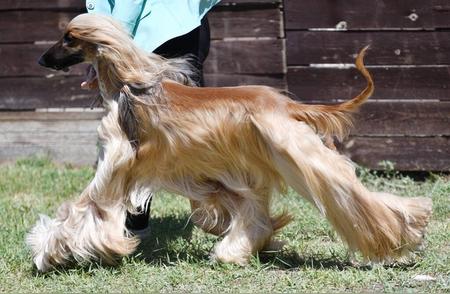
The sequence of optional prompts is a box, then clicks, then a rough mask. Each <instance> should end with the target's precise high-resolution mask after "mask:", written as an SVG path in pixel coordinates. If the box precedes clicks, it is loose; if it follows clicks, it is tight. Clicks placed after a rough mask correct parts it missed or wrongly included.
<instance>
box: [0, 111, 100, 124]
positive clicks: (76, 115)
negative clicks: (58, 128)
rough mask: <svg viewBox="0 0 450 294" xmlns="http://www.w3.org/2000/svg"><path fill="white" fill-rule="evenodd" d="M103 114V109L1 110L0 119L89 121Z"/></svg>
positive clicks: (98, 118) (12, 120)
mask: <svg viewBox="0 0 450 294" xmlns="http://www.w3.org/2000/svg"><path fill="white" fill-rule="evenodd" d="M103 116H104V112H103V111H97V110H96V111H83V112H81V111H77V112H73V111H71V112H66V111H64V112H63V111H61V112H44V111H42V112H41V111H38V112H35V111H1V112H0V121H4V122H9V123H12V122H15V121H32V122H39V121H46V122H52V121H68V120H70V121H77V120H82V121H90V120H100V119H101V118H102V117H103Z"/></svg>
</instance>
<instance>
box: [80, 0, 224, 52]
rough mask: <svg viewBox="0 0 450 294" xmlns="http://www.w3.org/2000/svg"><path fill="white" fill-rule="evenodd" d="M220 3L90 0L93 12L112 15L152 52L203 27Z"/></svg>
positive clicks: (211, 0) (210, 0)
mask: <svg viewBox="0 0 450 294" xmlns="http://www.w3.org/2000/svg"><path fill="white" fill-rule="evenodd" d="M219 1H220V0H86V8H87V10H88V12H89V13H100V14H105V15H111V16H112V17H114V18H115V19H117V20H119V21H120V22H122V24H123V25H124V26H125V27H126V28H127V29H128V31H129V32H130V34H131V35H132V36H133V37H134V40H135V42H136V43H137V45H138V46H139V47H140V48H141V49H143V50H145V51H147V52H152V51H153V50H155V49H156V48H158V47H159V46H160V45H162V44H163V43H165V42H166V41H168V40H170V39H173V38H175V37H178V36H181V35H184V34H187V33H189V32H190V31H192V30H193V29H195V28H196V27H198V26H199V25H200V21H201V19H202V18H203V17H204V16H205V14H206V13H207V12H208V11H209V10H210V9H211V8H212V7H213V6H214V5H216V4H217V3H218V2H219Z"/></svg>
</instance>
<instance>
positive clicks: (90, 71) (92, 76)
mask: <svg viewBox="0 0 450 294" xmlns="http://www.w3.org/2000/svg"><path fill="white" fill-rule="evenodd" d="M81 89H84V90H95V89H98V80H97V73H96V72H95V69H94V67H93V66H92V65H89V66H88V68H87V70H86V79H85V81H83V82H82V83H81Z"/></svg>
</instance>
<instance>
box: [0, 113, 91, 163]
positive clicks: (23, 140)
mask: <svg viewBox="0 0 450 294" xmlns="http://www.w3.org/2000/svg"><path fill="white" fill-rule="evenodd" d="M37 115H38V116H39V115H40V113H37ZM69 117H70V116H69ZM98 125H99V120H98V119H86V120H80V119H77V120H70V119H66V120H38V121H34V120H32V119H31V118H30V119H24V120H15V121H7V120H0V129H1V130H2V131H1V132H0V162H3V161H11V160H16V159H18V158H20V157H25V156H31V155H48V156H50V158H52V159H54V160H55V161H57V162H64V163H71V164H75V165H93V164H94V163H95V161H96V158H97V152H98V151H97V132H96V129H97V127H98Z"/></svg>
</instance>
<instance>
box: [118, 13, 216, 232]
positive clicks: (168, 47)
mask: <svg viewBox="0 0 450 294" xmlns="http://www.w3.org/2000/svg"><path fill="white" fill-rule="evenodd" d="M209 43H210V32H209V24H208V19H207V18H206V17H204V18H203V19H202V23H201V25H200V26H199V27H197V28H196V29H194V30H192V31H191V32H189V33H187V34H185V35H183V36H179V37H177V38H174V39H172V40H169V41H167V42H165V43H164V44H162V45H161V46H159V47H158V48H157V49H156V50H155V51H154V53H156V54H159V55H161V56H164V57H165V58H174V57H180V56H184V55H187V54H189V55H191V56H192V57H194V58H195V59H196V60H195V63H194V64H193V65H194V66H195V67H196V68H197V70H198V73H199V77H198V81H199V82H198V84H199V86H203V85H204V82H203V62H204V61H205V59H206V57H207V56H208V52H209ZM151 199H152V198H151V197H149V200H148V201H149V203H148V205H146V207H145V208H140V209H138V211H140V212H141V213H140V214H131V213H130V212H127V219H126V224H125V225H126V227H127V229H128V230H130V231H131V232H133V233H135V234H136V235H138V236H140V237H141V238H142V237H145V236H146V235H147V234H148V233H149V230H148V228H149V226H148V225H149V217H150V206H151Z"/></svg>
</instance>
